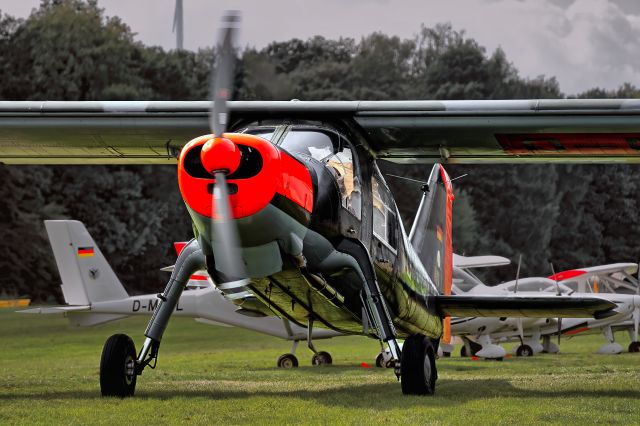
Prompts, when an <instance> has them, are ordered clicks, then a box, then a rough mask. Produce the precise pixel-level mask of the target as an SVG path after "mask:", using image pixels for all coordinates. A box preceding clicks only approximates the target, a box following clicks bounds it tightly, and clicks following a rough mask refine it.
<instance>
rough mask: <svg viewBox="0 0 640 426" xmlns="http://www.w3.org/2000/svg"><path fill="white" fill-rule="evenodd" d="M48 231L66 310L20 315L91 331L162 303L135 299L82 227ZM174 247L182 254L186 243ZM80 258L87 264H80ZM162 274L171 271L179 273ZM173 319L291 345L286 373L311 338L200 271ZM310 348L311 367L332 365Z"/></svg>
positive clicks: (74, 224)
mask: <svg viewBox="0 0 640 426" xmlns="http://www.w3.org/2000/svg"><path fill="white" fill-rule="evenodd" d="M45 228H46V231H47V235H48V237H49V242H50V243H51V249H52V251H53V255H54V258H55V261H56V265H57V267H58V272H59V273H60V278H61V279H62V285H61V289H62V294H63V297H64V300H65V302H66V303H67V306H55V307H39V308H32V309H25V310H21V311H18V312H20V313H30V314H61V313H64V314H65V316H66V317H67V318H68V320H69V322H70V324H71V325H72V326H76V327H91V326H95V325H99V324H104V323H106V322H110V321H116V320H120V319H123V318H127V317H129V316H132V315H151V314H152V313H153V311H154V309H155V308H156V306H157V304H158V301H159V299H158V298H157V297H156V295H155V294H145V295H137V296H130V295H129V294H128V293H127V291H126V290H125V288H124V286H123V285H122V283H121V282H120V280H119V279H118V276H117V275H116V273H115V272H114V271H113V269H112V268H111V266H110V265H109V263H108V261H107V259H106V258H105V257H104V255H103V254H102V251H101V250H100V247H99V246H98V244H96V242H95V241H94V239H93V238H92V237H91V235H90V234H89V231H87V229H86V227H85V226H84V224H83V223H82V222H79V221H76V220H46V221H45ZM174 245H175V248H176V252H177V253H178V254H180V251H181V250H182V249H183V248H184V246H185V245H186V243H181V242H180V243H175V244H174ZM79 258H82V259H83V261H82V262H80V261H79ZM162 269H163V270H165V271H167V272H172V271H173V269H174V268H173V267H172V266H170V267H166V268H162ZM174 315H177V316H185V317H192V318H194V319H195V320H196V321H197V322H200V323H203V324H208V325H218V326H227V327H230V326H232V327H242V328H246V329H249V330H253V331H257V332H260V333H264V334H267V335H270V336H274V337H278V338H281V339H285V340H290V341H292V348H291V352H289V353H285V354H282V355H280V356H279V357H278V359H277V362H276V365H277V366H278V367H281V368H294V367H297V366H298V365H299V361H298V358H297V357H296V355H295V353H296V349H297V347H298V343H299V342H300V341H305V340H307V337H308V336H307V330H306V328H303V327H300V326H298V325H297V324H292V323H291V322H290V321H289V320H287V319H286V318H282V319H280V318H276V317H265V316H256V314H255V312H253V311H247V310H245V309H243V308H242V307H238V306H237V305H235V304H234V303H233V302H232V301H230V300H228V299H227V298H225V297H224V294H223V293H222V292H221V291H220V290H218V289H217V288H216V287H215V285H214V284H213V282H212V281H211V278H210V277H209V275H208V273H207V272H206V271H197V272H196V273H195V274H193V275H191V277H189V281H188V282H187V285H186V287H185V292H184V293H182V295H181V296H180V300H179V301H178V303H177V304H176V308H175V312H174ZM340 335H342V334H341V333H338V332H336V331H333V330H327V329H322V328H315V329H314V330H313V333H312V334H311V336H310V337H311V338H312V339H313V340H320V339H329V338H331V337H335V336H340ZM308 343H309V344H310V347H309V349H311V351H312V352H313V356H312V358H311V364H312V365H324V364H331V363H332V358H331V355H330V354H329V353H328V352H326V351H317V350H316V349H315V347H314V346H313V343H312V341H309V342H308Z"/></svg>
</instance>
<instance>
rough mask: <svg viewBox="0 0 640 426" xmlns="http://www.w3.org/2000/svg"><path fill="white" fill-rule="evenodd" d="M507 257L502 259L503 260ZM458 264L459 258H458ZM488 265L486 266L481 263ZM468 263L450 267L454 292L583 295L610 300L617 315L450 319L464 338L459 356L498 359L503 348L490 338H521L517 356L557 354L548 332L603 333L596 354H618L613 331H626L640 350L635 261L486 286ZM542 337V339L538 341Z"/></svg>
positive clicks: (639, 302) (633, 349) (454, 331)
mask: <svg viewBox="0 0 640 426" xmlns="http://www.w3.org/2000/svg"><path fill="white" fill-rule="evenodd" d="M505 260H506V259H505ZM459 264H460V265H462V263H459ZM482 266H487V265H482ZM472 267H473V266H472V265H464V266H459V267H456V268H454V273H453V276H454V284H453V292H454V293H457V294H474V295H481V294H487V295H508V294H516V293H518V294H528V295H534V294H544V295H549V294H563V295H577V296H584V295H585V294H588V295H591V296H593V295H594V294H597V295H598V297H601V298H604V299H606V300H610V301H612V302H614V303H616V304H617V305H618V307H617V308H616V309H615V314H614V315H610V316H607V317H603V318H591V319H584V318H562V319H558V318H512V317H494V318H489V317H487V318H478V317H465V318H452V321H451V329H452V334H453V335H455V336H460V337H461V338H462V340H463V342H464V346H463V347H462V349H461V355H462V356H467V355H476V356H478V357H482V358H487V359H502V358H503V357H504V356H505V355H506V351H505V349H504V348H503V347H501V346H499V345H497V344H495V343H494V342H508V341H518V340H519V341H520V345H519V346H518V347H517V348H516V349H515V353H516V355H518V356H531V355H533V354H534V353H538V352H543V351H544V352H549V353H556V352H558V350H559V348H558V346H557V345H556V344H554V343H552V342H551V336H553V335H561V336H575V335H577V334H589V333H599V332H602V333H603V334H604V336H605V337H606V339H607V343H606V344H605V345H603V346H602V347H601V348H600V349H599V351H598V352H599V353H621V352H622V347H621V346H620V345H619V344H618V343H616V342H615V339H614V331H618V330H627V331H628V332H629V335H630V337H631V340H632V342H631V344H630V345H629V352H640V343H639V342H638V322H639V321H640V295H639V293H638V291H639V290H640V288H639V287H638V281H637V279H636V278H634V276H633V275H634V274H635V273H637V271H638V265H637V264H635V263H617V264H611V265H602V266H595V267H591V268H583V269H574V270H569V271H563V272H560V273H557V274H555V275H552V276H551V277H548V278H544V277H532V278H522V279H516V280H513V281H509V282H506V283H503V284H500V285H497V286H493V287H490V286H487V285H485V284H484V283H483V282H482V281H481V280H480V279H478V277H476V276H475V275H474V274H473V273H472V272H471V271H470V269H471V268H472ZM541 339H542V343H540V340H541Z"/></svg>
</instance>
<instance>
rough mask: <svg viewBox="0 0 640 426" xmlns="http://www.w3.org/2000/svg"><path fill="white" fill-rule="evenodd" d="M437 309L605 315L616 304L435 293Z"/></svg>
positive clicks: (458, 313)
mask: <svg viewBox="0 0 640 426" xmlns="http://www.w3.org/2000/svg"><path fill="white" fill-rule="evenodd" d="M435 299H436V304H437V306H438V310H439V311H440V312H441V314H443V315H449V316H452V317H532V318H558V317H562V318H589V317H593V318H596V319H601V318H606V317H609V316H611V315H615V314H616V312H615V311H614V308H616V307H617V305H616V304H615V303H613V302H610V301H608V300H604V299H600V298H597V297H573V296H555V295H549V296H542V295H540V296H520V295H513V296H481V295H474V296H467V295H462V296H459V295H454V296H444V295H440V296H435Z"/></svg>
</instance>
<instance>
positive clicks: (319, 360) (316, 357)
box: [311, 351, 333, 365]
mask: <svg viewBox="0 0 640 426" xmlns="http://www.w3.org/2000/svg"><path fill="white" fill-rule="evenodd" d="M332 363H333V359H332V358H331V355H330V354H329V352H325V351H320V352H318V353H315V354H313V356H312V357H311V364H312V365H331V364H332Z"/></svg>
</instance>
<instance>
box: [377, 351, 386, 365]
mask: <svg viewBox="0 0 640 426" xmlns="http://www.w3.org/2000/svg"><path fill="white" fill-rule="evenodd" d="M376 367H378V368H384V367H386V365H385V362H384V355H382V353H379V354H378V356H377V357H376Z"/></svg>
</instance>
